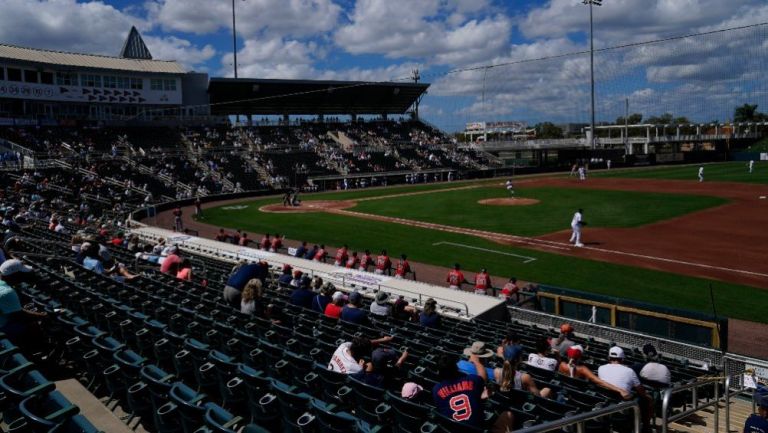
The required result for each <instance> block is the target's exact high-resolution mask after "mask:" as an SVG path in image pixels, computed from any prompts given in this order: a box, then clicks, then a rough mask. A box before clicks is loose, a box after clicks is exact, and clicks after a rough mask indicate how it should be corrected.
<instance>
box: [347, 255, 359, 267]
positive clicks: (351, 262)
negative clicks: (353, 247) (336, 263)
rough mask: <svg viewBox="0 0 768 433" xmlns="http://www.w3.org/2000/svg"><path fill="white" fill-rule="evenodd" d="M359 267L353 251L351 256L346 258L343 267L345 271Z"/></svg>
mask: <svg viewBox="0 0 768 433" xmlns="http://www.w3.org/2000/svg"><path fill="white" fill-rule="evenodd" d="M359 266H360V259H359V258H358V257H357V251H353V252H352V254H351V255H350V256H349V257H347V261H346V262H345V263H344V267H345V268H347V269H357V268H358V267H359Z"/></svg>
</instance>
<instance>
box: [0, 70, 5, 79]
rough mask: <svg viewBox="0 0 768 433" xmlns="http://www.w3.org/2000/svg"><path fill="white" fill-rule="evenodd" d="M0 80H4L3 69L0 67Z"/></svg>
mask: <svg viewBox="0 0 768 433" xmlns="http://www.w3.org/2000/svg"><path fill="white" fill-rule="evenodd" d="M0 80H5V69H4V68H0Z"/></svg>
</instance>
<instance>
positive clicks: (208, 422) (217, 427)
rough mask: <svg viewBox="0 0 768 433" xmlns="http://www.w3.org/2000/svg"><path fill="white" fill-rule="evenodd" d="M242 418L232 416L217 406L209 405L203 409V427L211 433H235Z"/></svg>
mask: <svg viewBox="0 0 768 433" xmlns="http://www.w3.org/2000/svg"><path fill="white" fill-rule="evenodd" d="M242 422H243V418H242V417H239V416H234V415H232V414H231V413H229V412H227V411H226V410H225V409H224V408H222V407H221V406H219V405H216V404H213V403H209V404H208V405H206V408H205V426H206V427H208V428H209V429H210V431H211V433H237V432H238V431H239V430H240V427H241V425H242Z"/></svg>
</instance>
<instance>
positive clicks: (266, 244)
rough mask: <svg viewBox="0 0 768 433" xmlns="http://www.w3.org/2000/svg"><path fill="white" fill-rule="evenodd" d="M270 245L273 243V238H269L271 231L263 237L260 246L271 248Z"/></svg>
mask: <svg viewBox="0 0 768 433" xmlns="http://www.w3.org/2000/svg"><path fill="white" fill-rule="evenodd" d="M270 245H272V240H271V239H269V233H267V234H265V235H264V237H263V238H261V242H260V243H259V248H261V249H262V250H269V247H270Z"/></svg>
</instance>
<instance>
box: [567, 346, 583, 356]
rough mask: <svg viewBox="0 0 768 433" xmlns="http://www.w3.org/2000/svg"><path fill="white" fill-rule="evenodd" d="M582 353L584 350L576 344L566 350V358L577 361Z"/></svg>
mask: <svg viewBox="0 0 768 433" xmlns="http://www.w3.org/2000/svg"><path fill="white" fill-rule="evenodd" d="M583 352H584V348H583V347H581V346H580V345H578V344H576V345H574V346H571V347H569V348H568V351H567V352H566V355H567V356H568V358H569V359H579V358H581V354H582V353H583Z"/></svg>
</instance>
